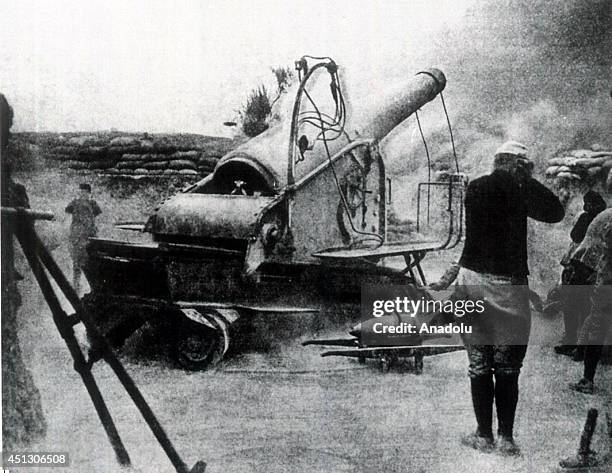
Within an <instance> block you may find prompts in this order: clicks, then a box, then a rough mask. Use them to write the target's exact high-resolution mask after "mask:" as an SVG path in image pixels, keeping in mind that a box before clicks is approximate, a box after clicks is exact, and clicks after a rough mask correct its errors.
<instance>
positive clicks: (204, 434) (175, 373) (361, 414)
mask: <svg viewBox="0 0 612 473" xmlns="http://www.w3.org/2000/svg"><path fill="white" fill-rule="evenodd" d="M58 179H59V178H58V177H57V176H52V177H49V174H48V173H42V174H40V175H39V176H38V177H37V176H30V177H29V178H28V182H26V184H27V185H28V189H29V190H30V198H31V201H32V205H33V207H35V208H40V209H50V210H52V211H54V212H56V213H57V214H58V215H61V214H62V212H63V205H65V203H66V202H67V199H68V198H69V197H70V195H71V192H72V191H71V190H70V189H69V188H68V187H67V185H66V183H67V182H72V183H73V182H74V180H73V179H74V178H73V177H70V178H66V179H65V180H58ZM21 181H22V182H24V180H23V179H22V180H21ZM96 190H98V189H97V186H96ZM98 198H99V199H100V200H101V201H102V207H103V210H106V212H105V215H104V216H103V219H102V220H101V228H102V227H104V228H108V227H109V226H110V222H111V221H112V220H113V219H115V220H120V219H124V220H130V219H132V220H133V219H137V218H138V217H140V215H139V212H141V211H142V210H141V209H142V206H141V205H140V204H139V203H138V202H132V201H129V202H128V201H123V202H121V201H118V200H115V199H112V196H110V195H108V192H107V191H103V190H101V189H100V190H99V193H98ZM45 225H49V226H50V230H49V229H48V230H47V231H45V233H46V234H47V235H46V239H47V240H46V241H47V242H49V244H50V245H51V246H52V247H54V248H55V250H54V252H53V253H54V255H55V257H56V258H57V259H58V261H59V262H60V264H61V266H62V267H63V268H64V270H65V271H66V273H67V274H70V273H69V272H68V269H69V264H68V255H67V251H66V248H65V245H64V244H63V243H62V228H61V225H62V224H43V223H41V224H39V226H40V228H41V231H43V227H44V226H45ZM109 236H113V235H109ZM454 257H456V255H454V254H444V255H430V256H428V258H427V259H426V260H425V261H426V264H425V270H426V273H427V274H428V275H429V277H430V279H433V278H434V277H436V276H437V275H439V274H440V272H441V271H443V270H444V268H445V266H446V264H447V263H448V262H449V261H451V260H452V259H453V258H454ZM22 270H23V272H24V274H26V280H25V281H23V283H22V284H21V290H22V294H23V299H24V307H23V308H22V311H21V314H20V317H21V321H22V322H21V333H20V337H21V341H22V347H23V350H24V353H25V357H26V362H27V363H28V365H29V367H30V368H31V370H32V372H33V375H34V379H35V381H36V383H37V385H38V387H39V389H40V391H41V396H42V402H43V407H44V411H45V416H46V418H47V422H48V425H49V430H48V434H47V437H46V439H45V440H44V441H43V442H41V443H40V444H38V445H33V446H32V447H31V449H30V450H31V451H44V450H46V451H56V452H57V451H64V452H68V453H69V454H70V457H71V467H70V468H69V469H66V470H65V471H70V472H84V473H96V472H100V473H102V472H103V473H107V472H115V471H122V470H121V469H120V468H119V467H118V465H117V463H116V461H115V458H114V454H113V451H112V449H111V447H110V445H109V442H108V440H107V439H106V436H105V434H104V431H103V429H102V427H101V425H100V423H99V421H98V419H97V417H96V415H95V411H94V409H93V406H92V404H91V401H90V400H89V398H88V396H87V392H86V390H85V389H84V387H83V385H82V384H81V382H80V378H79V376H78V375H77V374H76V373H75V372H74V371H73V370H72V360H71V359H70V356H69V354H68V351H67V349H66V347H65V345H64V344H63V342H62V339H61V338H60V336H59V334H58V333H57V331H56V330H55V328H54V326H53V322H52V319H51V316H50V313H49V311H48V309H47V308H46V305H45V303H44V300H43V299H42V296H41V295H40V294H39V291H38V289H37V288H36V286H35V285H34V282H33V280H32V278H31V276H30V275H29V274H28V273H27V270H26V269H25V268H22ZM554 270H555V269H553V271H554ZM542 271H546V268H544V267H542V268H539V267H538V268H536V273H537V274H539V273H541V272H542ZM549 271H550V270H549ZM349 325H350V324H348V323H347V324H346V325H345V326H342V327H337V328H336V329H335V330H334V331H333V332H331V331H330V332H329V333H319V334H317V335H318V336H319V337H324V336H337V335H341V334H342V333H345V329H346V328H348V326H349ZM158 335H159V334H156V333H155V330H153V329H150V330H144V331H143V332H142V333H140V334H138V335H137V336H136V337H134V340H132V341H131V343H130V349H128V350H127V352H126V353H124V354H122V360H123V361H124V363H125V365H126V368H127V370H128V372H129V373H130V374H131V375H132V376H133V378H134V380H135V381H136V383H137V385H138V386H139V387H140V388H141V390H142V392H143V394H144V396H145V398H146V399H147V400H148V401H149V403H150V404H151V407H152V409H153V411H154V412H155V413H156V414H157V416H158V418H159V420H160V421H161V423H162V425H163V426H164V427H165V429H166V432H167V433H168V435H169V437H170V439H171V440H172V441H173V442H174V445H175V447H176V449H177V450H178V452H179V453H180V454H181V455H182V457H183V459H184V460H185V462H186V463H187V464H188V465H189V466H190V467H191V465H193V464H194V463H195V462H196V461H197V460H204V461H205V462H207V463H208V468H207V471H208V472H212V473H214V472H219V473H220V472H223V473H231V472H236V473H251V472H262V473H263V472H265V473H272V472H306V471H308V472H311V473H317V472H321V473H334V472H343V471H347V472H385V473H391V472H427V473H436V472H456V473H460V472H469V473H472V472H474V471H478V472H491V473H493V472H546V471H550V470H551V468H553V467H554V466H555V465H556V464H557V463H558V461H559V460H560V459H561V458H563V457H566V456H568V455H569V454H572V453H573V452H574V451H575V450H576V448H577V444H578V438H579V436H580V431H581V428H582V425H583V422H584V419H585V416H586V411H587V409H588V408H589V407H600V408H602V407H604V404H605V403H606V402H607V401H608V400H609V398H611V397H612V367H610V366H601V367H600V368H599V371H598V374H597V378H596V382H597V387H598V390H597V392H596V395H594V396H586V395H582V394H577V393H574V392H572V391H570V390H569V388H568V387H567V383H568V382H570V381H575V380H577V379H578V378H579V377H580V374H581V366H580V365H579V364H577V363H574V362H572V361H570V360H569V359H568V358H566V357H559V356H557V355H554V354H553V352H552V345H553V344H554V343H555V342H556V341H557V340H558V339H559V338H560V335H561V320H560V319H556V320H548V319H543V318H541V317H540V316H539V315H535V316H534V324H533V336H532V341H533V344H532V346H531V347H530V348H529V351H528V354H527V358H526V360H525V368H524V371H523V375H522V377H521V398H520V403H519V409H518V418H517V425H516V434H517V441H518V443H519V444H520V445H521V447H522V450H523V455H522V457H520V458H517V459H504V458H501V457H499V456H497V455H496V454H488V455H486V454H479V453H476V452H473V451H469V450H466V449H464V448H462V447H461V446H460V445H459V442H458V436H459V435H460V434H462V433H465V432H468V431H471V430H472V429H473V428H474V419H473V414H472V410H471V401H470V397H469V383H468V378H467V375H466V373H467V359H466V355H465V353H464V352H455V353H449V354H445V355H440V356H437V357H432V358H427V359H426V360H425V370H424V373H423V374H422V375H420V376H417V375H414V374H413V373H411V372H410V370H409V369H408V366H406V365H398V366H397V367H394V368H392V369H391V371H390V372H389V373H386V374H383V373H381V372H380V370H379V369H378V367H377V366H376V364H374V363H368V364H366V365H360V364H358V363H357V362H356V361H354V360H351V359H344V358H321V357H320V356H319V355H320V352H321V349H320V348H317V347H302V346H300V341H301V340H303V339H305V338H308V337H309V336H311V335H313V334H308V333H295V334H294V336H293V337H292V338H290V339H287V340H284V341H283V342H282V343H281V344H279V345H277V346H275V347H274V349H272V350H271V351H269V352H263V351H251V352H247V353H243V354H240V355H237V356H234V357H233V358H230V359H228V360H226V361H224V363H223V364H221V365H220V366H219V367H218V369H216V370H213V371H207V372H197V373H192V372H186V371H184V370H182V369H179V368H177V367H176V365H175V364H174V363H173V362H172V361H171V360H170V359H169V358H168V356H167V354H166V353H165V352H164V349H163V346H158V345H156V344H155V340H158V339H159V336H158ZM152 341H153V342H152ZM94 374H95V376H96V377H97V379H98V380H99V384H100V386H101V389H102V392H103V394H104V396H105V399H106V400H107V403H108V405H109V408H110V410H111V413H112V414H113V416H114V418H115V421H116V423H117V426H118V429H119V432H120V434H121V436H122V438H123V440H124V442H125V445H126V447H127V449H128V451H129V452H130V455H131V459H132V463H133V465H134V468H133V471H138V472H147V473H148V472H171V471H174V470H173V469H172V466H171V465H170V463H169V461H168V460H167V458H166V457H165V455H164V453H163V451H162V450H161V448H160V447H159V445H158V444H157V443H156V441H155V439H154V437H153V435H152V434H151V433H150V431H149V430H148V428H147V426H146V424H145V423H144V421H143V420H142V419H141V418H140V416H139V414H138V411H137V410H136V408H135V407H134V406H133V404H132V402H131V400H130V399H129V398H128V396H127V395H126V394H125V393H124V391H123V390H122V388H121V386H120V384H119V383H118V382H117V381H116V379H115V378H114V375H113V373H112V371H111V370H110V369H109V368H108V367H106V366H104V365H101V364H100V365H97V366H96V367H95V369H94ZM603 424H604V422H603V415H602V416H601V420H600V422H599V426H598V428H597V432H596V437H595V438H596V440H595V443H594V445H593V448H594V449H595V450H600V451H602V450H603V446H602V439H603V436H604V425H603ZM11 471H13V470H11ZM36 471H37V472H41V473H42V472H43V471H45V470H44V469H42V468H38V469H37V470H36ZM50 471H52V472H55V473H59V472H61V471H62V470H61V469H58V468H54V469H52V470H50ZM128 471H130V470H128Z"/></svg>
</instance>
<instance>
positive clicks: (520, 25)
mask: <svg viewBox="0 0 612 473" xmlns="http://www.w3.org/2000/svg"><path fill="white" fill-rule="evenodd" d="M610 24H611V22H610V8H609V2H607V1H605V0H603V1H599V0H596V1H588V0H581V1H574V0H563V1H557V0H535V1H519V0H511V1H509V0H506V1H489V2H487V3H482V2H479V3H478V5H474V6H472V8H471V9H469V10H468V12H467V14H466V17H465V21H464V22H463V23H462V26H461V27H460V28H459V29H454V30H453V29H448V30H446V31H443V32H442V33H441V34H440V38H441V39H440V41H438V42H437V43H436V44H435V45H434V47H433V48H431V50H430V51H427V52H426V53H422V54H421V55H420V57H419V58H416V60H417V61H418V62H419V63H436V64H439V65H440V67H441V69H442V70H443V71H444V72H445V73H446V76H447V79H448V85H447V90H446V101H447V104H448V108H449V113H450V114H451V121H452V123H453V126H454V130H455V138H456V144H457V151H458V154H459V158H460V163H461V164H462V166H463V168H464V170H465V171H467V172H468V173H470V174H472V175H478V174H482V173H484V172H487V171H488V170H489V169H490V166H491V159H492V154H493V152H494V150H495V148H496V147H497V146H498V145H499V144H500V142H502V141H503V140H506V139H516V140H519V141H522V142H524V143H525V144H526V145H527V146H528V147H529V148H530V151H531V157H532V159H534V161H535V162H536V169H537V170H538V171H543V170H544V164H545V160H546V159H547V158H550V157H551V156H552V155H554V154H555V153H556V152H558V151H560V150H563V149H570V148H581V147H590V146H591V145H593V144H595V143H598V144H601V145H604V146H607V147H610V146H611V145H612V142H611V138H612V137H611V136H610V130H611V129H612V98H611V97H610V89H611V87H612V84H611V83H610V77H611V76H610V72H611V71H610V46H611V45H612V43H611V29H610ZM422 121H423V124H424V126H425V129H426V134H427V137H428V140H429V146H430V151H431V152H432V155H433V157H434V161H435V163H436V166H437V167H442V168H443V167H446V166H447V165H449V164H450V157H451V146H450V140H449V138H448V132H447V130H446V129H445V127H446V124H445V122H444V119H443V115H442V109H441V107H440V105H439V104H435V103H433V104H429V105H428V106H427V110H424V111H423V119H422ZM409 122H411V120H409ZM386 152H387V156H388V157H389V158H390V161H391V169H392V171H394V172H395V173H397V174H404V173H405V172H406V171H411V172H413V171H414V170H415V168H418V167H420V166H422V164H423V162H424V158H423V155H424V153H423V145H422V143H421V139H420V136H419V135H418V133H417V132H416V126H415V123H414V120H412V123H407V124H406V126H404V127H403V129H402V130H399V131H398V132H397V133H395V134H394V136H392V137H390V138H389V139H388V140H387V143H386Z"/></svg>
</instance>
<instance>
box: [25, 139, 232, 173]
mask: <svg viewBox="0 0 612 473" xmlns="http://www.w3.org/2000/svg"><path fill="white" fill-rule="evenodd" d="M30 138H32V137H30ZM44 139H45V145H46V146H45V147H46V148H47V149H48V153H46V155H47V157H48V158H50V159H53V160H57V161H59V162H60V166H61V167H67V168H71V169H77V170H83V172H86V171H89V170H92V171H97V172H99V173H101V174H113V175H124V176H148V175H153V176H156V175H157V176H174V175H178V176H185V177H189V176H191V177H194V176H195V177H200V176H202V175H207V174H209V173H210V172H212V170H213V169H214V168H215V166H216V164H217V162H218V161H219V159H220V157H221V156H222V155H223V154H225V153H226V152H228V151H230V150H231V149H233V148H234V147H235V146H237V144H238V143H236V142H234V141H233V140H229V139H227V138H217V137H207V136H201V135H188V134H177V135H148V134H146V133H145V134H144V135H137V134H120V133H116V132H114V133H99V134H89V135H84V134H75V136H64V135H55V137H53V136H46V135H45V137H44Z"/></svg>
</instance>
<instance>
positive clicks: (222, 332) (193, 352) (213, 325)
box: [175, 313, 230, 371]
mask: <svg viewBox="0 0 612 473" xmlns="http://www.w3.org/2000/svg"><path fill="white" fill-rule="evenodd" d="M203 316H204V317H205V318H206V320H207V321H208V322H209V325H201V324H198V323H195V322H191V321H190V323H189V324H186V325H185V326H184V327H183V328H182V329H181V331H180V333H179V335H178V337H177V340H176V344H175V349H176V359H177V361H178V362H179V364H180V365H181V366H182V367H183V368H186V369H188V370H193V371H198V370H204V369H206V368H208V367H209V366H214V365H216V364H217V363H218V362H219V361H221V359H222V358H223V356H224V355H225V353H226V352H227V350H228V348H229V342H230V334H229V330H228V326H227V322H226V321H225V319H223V318H222V317H221V316H220V315H218V314H215V313H210V314H203Z"/></svg>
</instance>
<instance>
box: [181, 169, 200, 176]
mask: <svg viewBox="0 0 612 473" xmlns="http://www.w3.org/2000/svg"><path fill="white" fill-rule="evenodd" d="M179 173H180V174H181V175H182V176H197V175H198V171H194V170H193V169H181V170H180V171H179Z"/></svg>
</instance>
